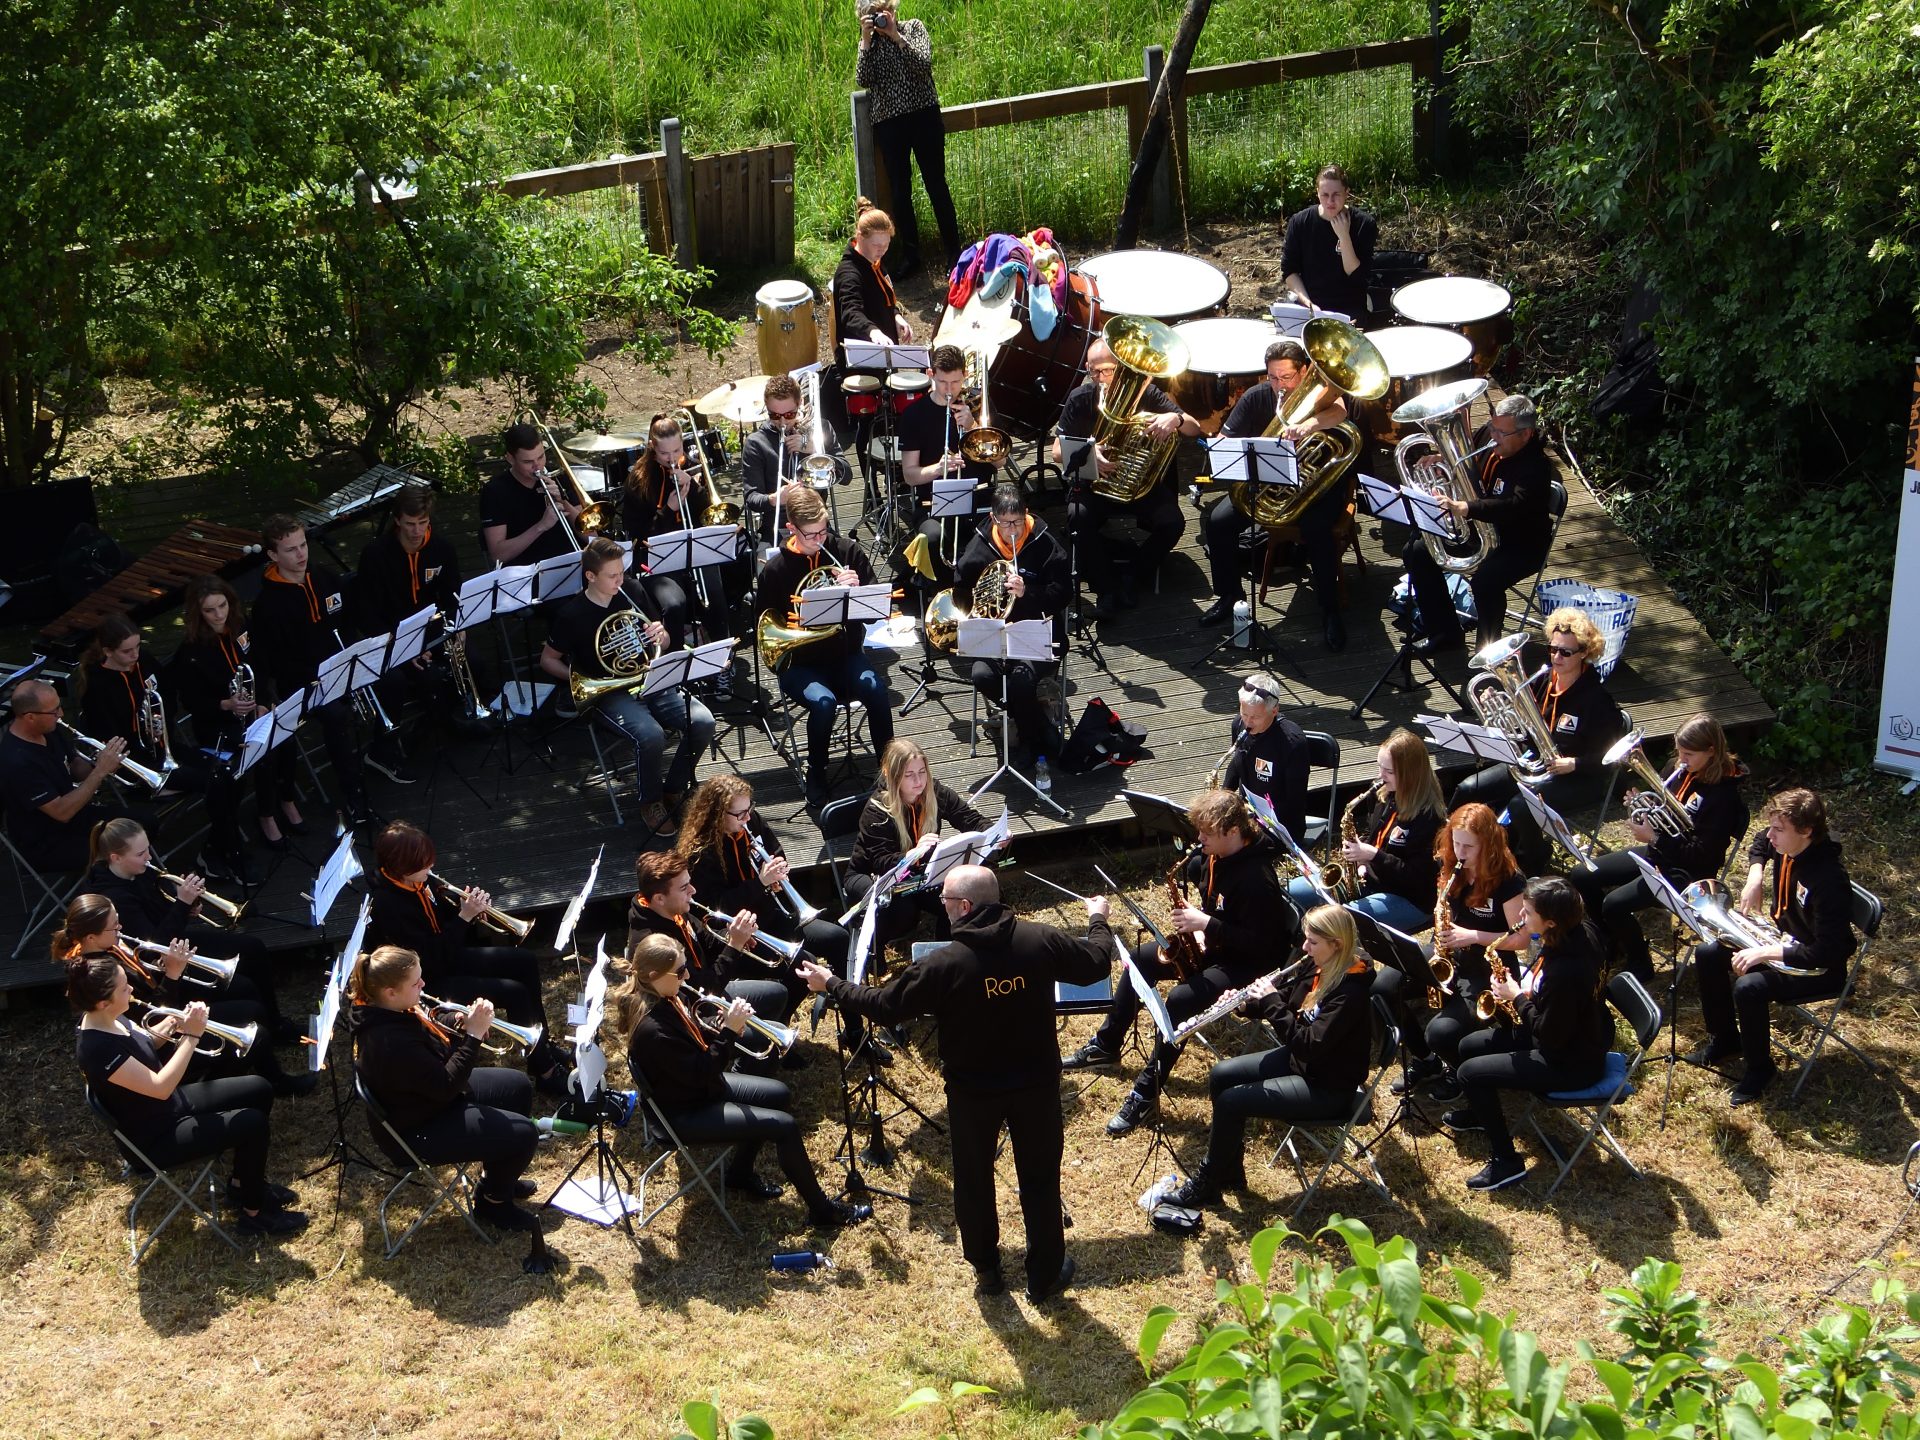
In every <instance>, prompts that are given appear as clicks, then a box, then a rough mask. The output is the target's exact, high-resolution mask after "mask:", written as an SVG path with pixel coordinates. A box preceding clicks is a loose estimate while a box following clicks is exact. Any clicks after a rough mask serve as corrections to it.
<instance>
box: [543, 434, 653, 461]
mask: <svg viewBox="0 0 1920 1440" xmlns="http://www.w3.org/2000/svg"><path fill="white" fill-rule="evenodd" d="M646 443H647V442H646V439H645V437H644V436H636V435H609V434H604V433H602V432H600V431H598V430H582V431H581V432H580V433H579V434H577V435H570V436H568V437H567V438H566V439H565V440H563V441H561V442H560V448H561V449H562V450H567V451H571V452H572V453H573V454H575V455H606V454H610V453H611V452H613V451H615V450H631V449H633V447H634V446H636V445H644V444H646Z"/></svg>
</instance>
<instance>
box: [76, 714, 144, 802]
mask: <svg viewBox="0 0 1920 1440" xmlns="http://www.w3.org/2000/svg"><path fill="white" fill-rule="evenodd" d="M60 728H61V729H62V730H64V731H66V732H67V734H69V735H71V736H72V737H73V748H74V749H76V750H78V751H79V752H80V758H81V759H82V760H85V761H86V762H87V763H88V764H92V763H93V762H94V761H96V760H98V759H99V758H100V752H101V751H102V750H104V749H106V748H107V747H106V744H105V742H104V741H100V740H96V739H94V738H93V737H92V736H91V735H82V734H81V733H80V732H79V731H78V730H76V729H74V728H73V726H71V725H69V724H67V722H66V721H64V720H62V721H60ZM120 768H121V769H122V770H124V771H126V772H127V773H128V774H129V775H131V776H133V778H134V779H136V780H138V781H139V782H140V783H141V784H142V785H144V786H146V787H147V788H148V789H149V790H151V791H153V792H154V793H155V794H158V793H159V792H160V791H162V790H164V789H166V788H167V777H166V776H165V775H164V774H162V773H161V772H160V771H158V770H155V769H153V768H152V767H151V766H148V765H142V764H141V763H140V762H139V761H138V760H136V759H134V758H133V757H132V756H131V755H122V756H121V757H120Z"/></svg>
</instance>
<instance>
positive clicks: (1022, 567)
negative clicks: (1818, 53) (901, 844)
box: [953, 485, 1073, 768]
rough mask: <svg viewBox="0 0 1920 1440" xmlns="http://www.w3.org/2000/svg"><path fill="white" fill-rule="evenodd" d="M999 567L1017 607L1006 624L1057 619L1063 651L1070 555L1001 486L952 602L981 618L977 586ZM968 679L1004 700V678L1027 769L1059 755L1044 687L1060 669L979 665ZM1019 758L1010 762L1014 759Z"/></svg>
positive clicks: (1019, 498)
mask: <svg viewBox="0 0 1920 1440" xmlns="http://www.w3.org/2000/svg"><path fill="white" fill-rule="evenodd" d="M996 564H997V565H999V566H1000V567H1001V569H1002V570H1003V571H1011V573H1010V574H1008V575H1007V580H1006V590H1007V594H1008V595H1010V596H1012V597H1013V603H1012V605H1011V606H1010V607H1008V608H1007V609H1006V611H1005V612H1004V613H1003V614H1002V615H1001V616H1000V618H1001V619H1003V620H1010V621H1011V620H1051V621H1052V622H1053V643H1054V646H1055V653H1064V651H1065V648H1066V643H1067V607H1068V605H1069V604H1071V603H1072V600H1073V568H1072V564H1071V562H1070V561H1069V560H1068V558H1067V550H1066V547H1065V546H1064V545H1062V544H1061V543H1060V540H1059V537H1058V536H1056V535H1055V534H1054V533H1053V532H1052V531H1051V530H1049V529H1048V528H1047V525H1046V522H1045V521H1044V520H1042V519H1041V518H1040V517H1039V516H1038V515H1034V514H1031V513H1029V512H1028V510H1027V501H1026V497H1025V496H1024V495H1022V494H1021V493H1020V487H1019V486H1018V485H996V486H995V487H994V489H993V513H992V514H991V515H989V516H988V517H987V519H986V520H985V521H983V522H982V523H981V525H980V528H979V529H978V530H977V531H975V532H974V535H973V537H972V538H971V539H970V540H968V541H967V548H966V549H965V550H963V551H961V552H960V563H959V564H958V565H956V566H955V567H954V572H953V598H954V599H955V600H956V601H958V602H959V604H960V606H961V608H963V609H964V610H966V611H967V613H968V614H973V613H975V611H976V609H977V597H976V595H975V587H976V586H977V585H978V584H979V583H980V577H981V575H983V574H984V573H986V571H987V567H988V566H990V565H996ZM968 663H970V665H971V667H972V668H971V670H970V672H969V678H971V679H972V681H973V688H974V689H976V690H978V691H979V692H980V693H981V695H983V696H985V697H986V698H987V699H989V700H992V701H995V702H997V701H998V700H999V699H1000V681H1001V676H1002V674H1003V673H1004V674H1005V676H1006V699H1007V711H1008V713H1009V715H1010V716H1011V717H1012V720H1013V734H1014V743H1015V745H1017V746H1018V747H1019V749H1020V750H1021V751H1024V752H1025V757H1026V760H1027V765H1026V766H1024V767H1023V768H1032V761H1033V760H1034V759H1040V760H1044V759H1046V757H1047V756H1049V755H1054V756H1057V755H1059V753H1060V744H1061V736H1060V730H1059V727H1058V726H1056V725H1055V724H1054V723H1053V718H1052V717H1051V716H1050V715H1049V714H1048V713H1047V709H1046V707H1045V706H1044V705H1042V704H1041V703H1040V699H1039V688H1040V682H1041V681H1042V680H1044V679H1046V678H1048V677H1049V676H1052V675H1057V674H1059V672H1060V667H1059V666H1058V665H1057V664H1036V663H1035V662H1033V661H1031V660H1007V661H1002V660H974V661H971V662H968ZM1012 759H1013V757H1009V760H1010V761H1011V760H1012Z"/></svg>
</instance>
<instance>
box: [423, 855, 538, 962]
mask: <svg viewBox="0 0 1920 1440" xmlns="http://www.w3.org/2000/svg"><path fill="white" fill-rule="evenodd" d="M427 879H429V880H431V881H432V882H433V883H434V884H436V885H438V886H439V887H440V888H441V890H443V891H444V892H445V893H446V896H447V898H448V899H449V900H454V901H461V900H464V899H466V898H467V892H466V891H465V890H464V889H462V888H461V887H460V886H458V885H456V884H454V883H453V881H451V880H449V879H447V877H446V876H444V875H442V874H440V873H438V872H437V871H433V870H429V871H427ZM476 918H477V919H478V920H479V921H480V922H481V923H482V924H483V925H490V926H492V927H493V928H494V929H495V930H499V931H501V932H503V933H504V934H507V935H511V936H512V937H513V943H514V944H516V945H518V944H519V943H520V942H521V941H522V940H525V939H526V938H527V936H528V935H530V934H532V933H533V921H531V920H522V919H521V918H520V917H519V916H517V915H509V914H508V913H507V912H506V911H504V910H502V909H501V908H500V907H499V906H497V905H489V906H487V907H486V908H485V909H483V910H481V912H480V914H479V915H478V916H477V917H476Z"/></svg>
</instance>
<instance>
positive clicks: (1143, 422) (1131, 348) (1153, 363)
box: [1093, 315, 1188, 505]
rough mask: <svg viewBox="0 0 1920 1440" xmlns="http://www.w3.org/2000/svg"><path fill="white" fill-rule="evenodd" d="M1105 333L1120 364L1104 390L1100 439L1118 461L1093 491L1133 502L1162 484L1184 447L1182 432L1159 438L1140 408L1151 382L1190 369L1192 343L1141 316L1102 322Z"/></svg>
mask: <svg viewBox="0 0 1920 1440" xmlns="http://www.w3.org/2000/svg"><path fill="white" fill-rule="evenodd" d="M1100 338H1101V339H1102V340H1104V341H1105V342H1106V344H1107V348H1108V349H1109V350H1111V351H1112V352H1113V359H1114V363H1115V364H1116V365H1118V366H1119V369H1118V370H1116V371H1115V372H1114V376H1113V379H1112V380H1110V381H1108V382H1107V383H1106V385H1105V386H1104V387H1102V389H1101V392H1100V408H1099V413H1098V415H1097V416H1096V417H1095V419H1094V422H1093V440H1094V443H1095V444H1096V445H1097V446H1099V449H1100V453H1101V454H1102V455H1104V456H1105V457H1106V458H1107V459H1108V460H1110V461H1112V462H1113V467H1114V468H1113V473H1112V474H1110V475H1101V476H1100V477H1099V478H1097V479H1096V480H1095V481H1094V482H1093V493H1094V494H1096V495H1098V496H1100V497H1101V498H1102V499H1106V500H1114V501H1118V502H1119V503H1120V504H1122V505H1130V504H1132V503H1133V502H1134V501H1135V500H1138V499H1139V498H1140V497H1141V496H1143V495H1145V494H1146V493H1147V492H1148V491H1149V490H1151V489H1153V487H1154V486H1155V485H1157V484H1159V483H1160V477H1161V475H1163V474H1164V473H1165V472H1166V468H1167V465H1168V462H1170V461H1171V460H1172V459H1173V452H1174V451H1175V450H1176V449H1178V448H1179V445H1180V436H1179V435H1178V434H1177V433H1176V434H1173V435H1170V436H1168V437H1167V438H1166V439H1164V440H1158V439H1155V438H1154V436H1153V435H1152V434H1151V433H1150V432H1149V431H1148V429H1147V422H1148V419H1149V417H1147V416H1145V415H1138V414H1136V413H1134V412H1135V411H1136V409H1137V408H1138V407H1139V404H1140V397H1141V396H1142V395H1144V394H1145V393H1146V390H1147V386H1149V385H1151V384H1152V383H1153V382H1154V381H1156V380H1166V379H1168V378H1170V377H1172V376H1174V375H1178V374H1179V373H1180V372H1181V371H1183V370H1185V369H1186V368H1187V355H1188V351H1187V342H1186V341H1185V340H1182V339H1181V338H1180V337H1179V335H1177V334H1175V333H1174V331H1173V330H1172V328H1171V327H1169V326H1166V325H1162V324H1161V323H1160V322H1159V321H1158V320H1148V319H1146V318H1145V317H1144V316H1140V315H1115V316H1114V317H1113V318H1112V319H1111V320H1109V321H1107V323H1106V324H1105V325H1103V326H1101V327H1100Z"/></svg>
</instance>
